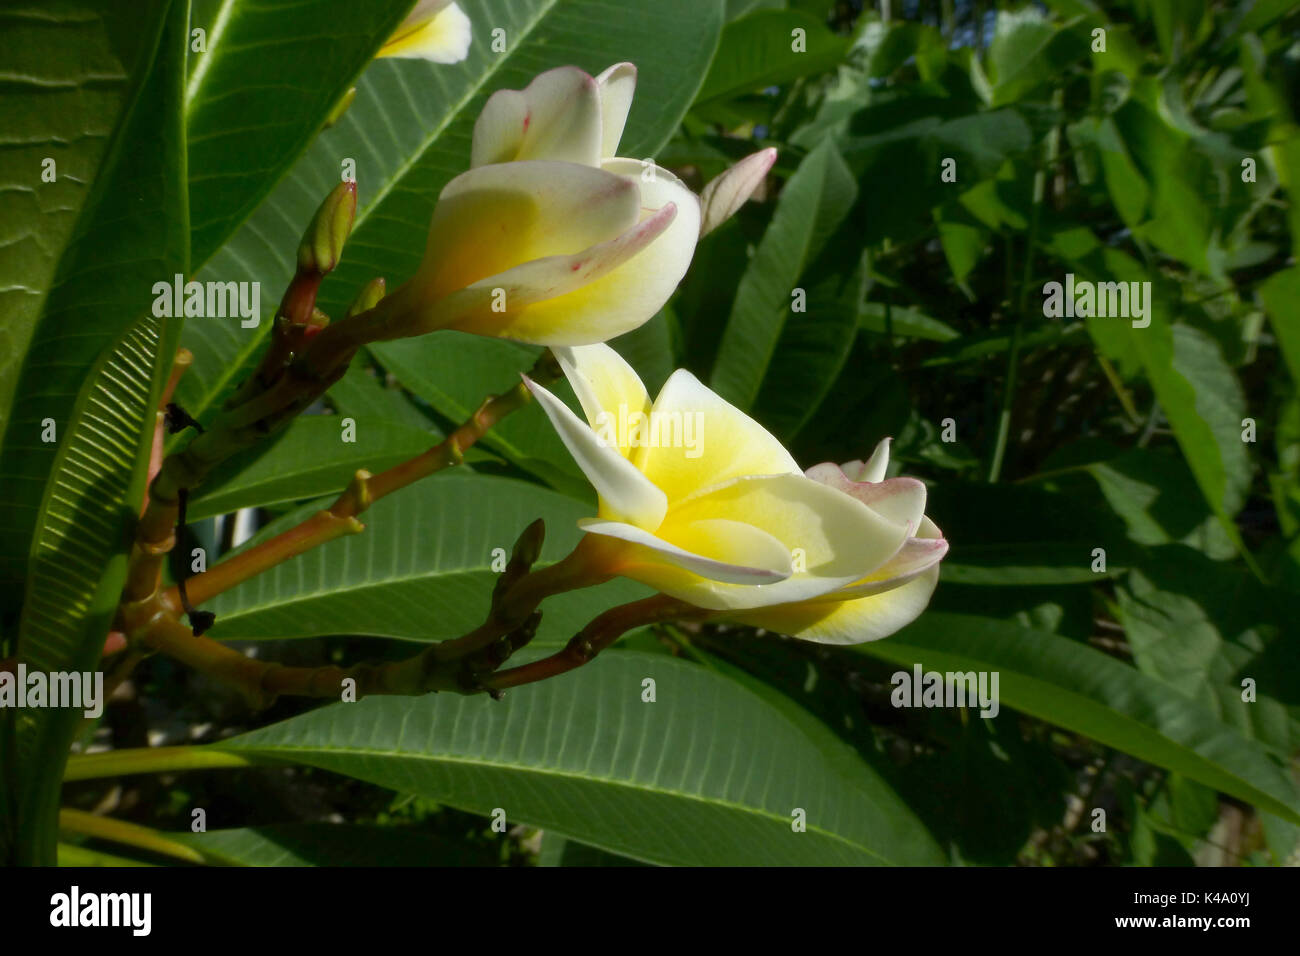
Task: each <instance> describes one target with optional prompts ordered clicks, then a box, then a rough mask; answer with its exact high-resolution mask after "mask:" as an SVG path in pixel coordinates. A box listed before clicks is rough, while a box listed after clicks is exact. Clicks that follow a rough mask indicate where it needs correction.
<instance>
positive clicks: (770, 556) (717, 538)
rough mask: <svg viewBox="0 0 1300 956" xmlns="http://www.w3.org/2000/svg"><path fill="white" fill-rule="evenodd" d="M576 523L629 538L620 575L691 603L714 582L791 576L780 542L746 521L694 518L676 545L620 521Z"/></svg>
mask: <svg viewBox="0 0 1300 956" xmlns="http://www.w3.org/2000/svg"><path fill="white" fill-rule="evenodd" d="M578 527H580V528H582V529H583V530H584V531H586V532H588V533H589V534H599V535H605V536H607V537H610V538H618V539H620V540H622V541H625V542H628V547H626V548H620V549H618V552H617V554H618V559H617V560H618V566H617V573H619V574H621V575H623V576H624V577H628V578H631V579H632V580H634V581H640V582H642V583H643V584H647V585H649V586H650V587H653V588H655V589H656V590H658V591H662V592H663V593H665V594H670V595H672V596H673V597H678V598H681V599H682V600H685V601H688V602H691V603H696V602H695V601H693V600H692V599H693V598H695V597H697V596H698V595H699V594H701V593H707V592H708V591H710V590H711V587H712V584H713V582H726V583H729V584H731V585H733V586H742V587H743V586H748V587H753V586H754V585H760V584H771V583H774V582H777V581H781V580H784V579H785V578H787V577H789V576H790V553H789V552H788V551H786V549H785V547H784V546H783V545H782V544H781V542H780V541H777V540H776V539H775V538H773V537H772V536H771V535H769V534H766V533H765V532H763V531H760V530H759V529H758V528H755V527H754V526H753V525H747V524H744V523H743V522H738V521H718V520H707V521H701V522H696V523H695V524H694V525H693V526H691V527H690V528H682V529H679V531H680V536H679V540H678V542H676V543H674V542H671V541H666V540H664V539H663V538H661V537H658V536H657V535H653V534H651V533H650V532H648V531H644V530H642V529H641V528H638V527H635V526H633V525H630V524H626V523H624V522H621V521H602V520H600V519H598V518H583V519H581V520H580V521H579V522H578ZM701 579H704V580H701Z"/></svg>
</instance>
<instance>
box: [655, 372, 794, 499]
mask: <svg viewBox="0 0 1300 956" xmlns="http://www.w3.org/2000/svg"><path fill="white" fill-rule="evenodd" d="M650 414H651V423H652V425H654V426H655V427H656V430H657V434H658V436H659V440H658V441H657V442H655V443H652V444H648V445H646V446H644V447H641V448H638V449H635V450H634V451H633V455H632V460H633V461H634V462H636V463H637V465H638V466H639V467H640V468H641V470H642V471H644V472H645V473H646V476H647V477H648V478H649V479H650V480H651V481H653V482H654V483H655V484H656V485H658V486H659V487H660V488H662V489H663V490H664V492H665V493H666V494H667V495H668V498H669V500H670V501H681V500H683V499H685V498H687V497H688V496H690V495H692V494H694V493H696V492H699V491H702V490H703V489H705V488H708V487H711V486H713V485H716V484H720V483H722V482H725V481H729V480H730V479H732V478H739V477H742V476H745V475H777V474H798V472H799V465H798V464H797V463H796V462H795V460H794V459H793V458H791V457H790V453H789V452H788V451H786V450H785V448H784V447H783V446H782V445H781V443H780V442H779V441H777V440H776V438H774V437H773V436H772V434H771V433H770V432H768V430H767V429H765V428H764V427H763V426H762V425H760V424H759V423H758V422H756V421H754V419H752V418H750V417H749V416H748V415H746V414H745V413H744V412H742V411H741V410H740V409H738V408H736V407H735V406H734V405H732V404H730V403H729V402H727V401H726V400H724V399H723V398H722V397H721V396H719V395H718V394H717V393H715V392H713V391H712V390H711V389H709V388H707V387H706V386H705V385H704V384H703V383H702V382H700V380H699V379H697V378H696V377H695V376H694V375H692V374H691V373H690V372H688V371H686V370H685V369H678V370H677V371H676V372H674V373H673V374H672V376H671V377H670V378H669V379H668V381H667V382H665V383H664V387H663V388H662V389H661V390H660V392H659V396H658V397H657V398H656V399H655V402H654V405H653V406H652V408H651V410H650ZM664 435H675V436H679V437H680V439H681V440H679V441H665V440H664V438H663V436H664Z"/></svg>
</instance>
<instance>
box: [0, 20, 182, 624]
mask: <svg viewBox="0 0 1300 956" xmlns="http://www.w3.org/2000/svg"><path fill="white" fill-rule="evenodd" d="M113 6H114V5H113V4H111V3H97V2H85V3H78V2H74V0H67V2H58V3H50V4H31V5H30V6H28V7H26V8H24V7H21V6H10V7H9V8H7V9H6V10H4V11H3V12H2V13H0V18H2V19H0V24H3V30H4V35H5V41H6V42H5V57H6V62H5V63H4V69H5V73H6V80H5V95H4V122H5V130H6V135H5V137H4V142H3V144H0V176H3V182H4V185H5V191H6V194H7V196H9V197H12V198H7V199H6V201H5V202H6V205H5V215H4V217H3V222H4V225H3V226H2V227H0V228H3V230H4V241H3V243H0V305H3V308H4V315H5V321H4V323H3V331H0V343H2V344H3V348H0V435H3V438H4V445H3V449H0V478H2V479H3V482H4V487H5V498H6V507H5V508H4V509H3V511H0V584H2V585H3V586H2V587H0V607H3V608H5V609H6V610H12V609H14V608H16V607H17V605H18V603H19V598H20V597H21V594H22V590H21V582H22V580H23V576H24V574H25V570H26V568H25V565H26V561H27V553H28V547H29V544H30V541H31V536H32V529H33V528H34V527H35V525H36V517H37V505H38V504H39V502H40V499H41V495H42V492H43V491H44V488H45V481H46V478H47V477H48V476H49V474H50V469H51V466H52V464H53V462H54V457H55V455H56V454H57V453H58V450H59V447H60V445H59V444H58V443H52V442H45V441H42V440H41V432H42V430H43V428H44V426H43V424H42V423H43V422H44V421H45V420H46V419H53V420H54V422H55V425H56V427H57V428H58V429H59V432H60V434H63V433H65V432H66V429H67V427H68V425H69V424H70V416H71V414H72V409H73V406H74V405H75V404H76V401H77V396H78V394H79V393H80V392H81V390H82V387H83V386H84V385H85V384H86V373H87V371H88V370H89V369H90V367H91V366H92V365H93V364H94V363H95V361H96V359H97V358H99V356H100V355H101V353H102V352H103V351H104V350H105V349H106V348H107V347H108V346H110V345H111V344H112V343H113V342H114V341H116V340H117V338H118V337H119V336H120V335H121V334H122V333H123V331H124V330H125V329H126V327H127V325H128V323H129V322H130V321H132V320H134V319H136V318H138V317H140V316H141V315H143V314H145V313H146V312H147V311H148V307H149V304H150V302H151V301H152V300H151V298H150V297H149V288H150V285H151V284H152V282H153V281H155V280H157V279H159V278H162V277H163V276H165V275H167V274H168V273H166V272H165V271H164V268H163V266H162V263H161V262H160V261H159V260H158V259H157V258H156V257H155V258H153V259H152V260H150V261H148V262H142V263H139V264H138V268H137V269H135V270H133V271H132V274H131V275H130V277H129V279H128V278H127V277H126V276H125V275H122V274H120V273H118V272H117V271H116V270H118V268H119V267H120V264H121V263H123V262H126V261H129V259H130V255H129V253H128V252H127V251H123V252H122V253H117V252H116V251H114V252H111V253H110V254H108V255H103V252H104V250H106V249H107V250H113V249H114V243H113V242H112V241H111V240H110V241H107V242H105V241H103V240H104V238H105V237H103V236H101V235H99V234H98V233H96V232H95V231H94V224H95V223H96V222H100V221H111V220H112V219H113V218H114V217H116V216H117V215H120V214H121V213H123V212H131V213H134V210H133V208H132V204H136V205H139V206H141V207H142V208H141V210H140V211H141V215H140V216H139V218H136V217H135V216H134V215H133V216H132V219H131V220H129V222H130V223H131V224H132V225H133V224H135V223H139V222H149V219H148V216H149V215H153V214H155V213H156V212H157V210H159V209H160V208H165V205H174V203H175V197H174V196H173V195H167V194H168V193H171V192H174V190H175V189H176V186H175V182H174V177H173V176H171V175H169V174H168V175H159V174H158V173H159V170H160V169H165V168H166V163H167V162H168V160H171V161H176V160H177V154H176V150H177V148H178V146H179V143H178V141H177V138H176V136H175V135H172V136H171V137H170V138H169V139H159V138H158V137H157V136H156V135H149V134H146V133H145V130H146V129H147V128H148V123H149V122H150V117H148V116H141V115H140V114H141V113H142V112H143V113H146V114H147V113H148V112H150V111H151V110H157V109H158V108H159V106H160V97H161V95H162V94H161V92H160V91H159V90H157V89H155V88H147V87H146V85H145V82H144V77H145V76H146V75H147V74H148V71H149V64H150V62H152V60H153V57H154V55H155V52H156V51H157V48H158V43H159V37H160V34H161V31H162V24H163V19H164V15H165V13H166V10H167V6H168V4H167V3H165V2H155V3H151V4H148V5H142V6H141V9H139V10H137V11H136V13H135V16H134V25H133V26H132V27H131V28H130V29H126V28H124V24H123V23H122V22H121V20H120V18H119V17H115V16H114V14H113V11H112V7H113ZM176 42H180V41H179V37H178V38H177V39H176ZM141 141H150V142H154V141H156V145H157V147H158V148H157V149H156V150H151V151H150V152H149V154H148V155H147V156H145V157H143V158H140V157H137V156H135V155H134V152H135V150H136V149H137V147H138V144H139V143H140V142H141ZM45 158H49V159H51V160H53V161H54V163H55V165H54V167H52V168H51V172H52V173H53V174H54V176H55V180H54V182H51V183H46V182H44V181H43V180H42V174H43V172H44V170H45V167H43V160H44V159H45ZM141 199H143V200H144V202H143V203H140V202H139V200H141ZM164 204H165V205H164ZM96 207H100V208H96ZM123 225H125V224H123ZM178 226H180V223H179V222H173V225H172V228H171V229H169V230H166V233H167V241H168V242H169V243H170V244H171V250H170V254H172V255H173V256H175V255H179V254H180V251H181V249H182V248H183V242H184V235H185V232H184V229H183V228H178ZM116 234H117V235H120V236H124V237H126V236H130V231H129V228H123V227H122V225H119V226H118V227H117V230H116ZM162 234H163V231H159V232H158V233H157V236H158V237H161V236H162ZM131 238H132V239H135V237H131ZM154 238H155V236H144V237H139V239H138V240H137V241H142V242H146V243H147V242H149V241H151V240H152V239H154ZM124 280H125V281H124ZM131 283H138V285H135V286H134V287H133V286H132V285H131ZM105 284H109V285H111V286H112V288H113V289H114V291H115V293H116V295H117V296H119V297H123V296H129V306H130V307H129V308H125V309H124V308H122V307H121V306H122V305H123V304H128V303H126V302H124V301H123V300H121V299H119V300H118V301H116V302H114V303H113V307H111V308H107V309H103V310H100V311H98V312H87V311H80V312H78V311H76V309H77V306H78V304H84V303H86V302H87V301H95V300H96V298H98V299H103V298H104V296H102V295H101V294H100V292H99V290H100V287H101V286H102V285H105ZM11 399H14V400H15V401H14V404H13V406H12V408H10V400H11Z"/></svg>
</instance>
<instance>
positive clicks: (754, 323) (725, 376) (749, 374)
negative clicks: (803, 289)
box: [711, 139, 858, 409]
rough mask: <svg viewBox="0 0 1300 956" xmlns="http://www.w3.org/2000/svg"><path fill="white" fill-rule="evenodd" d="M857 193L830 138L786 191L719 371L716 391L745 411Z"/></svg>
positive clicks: (757, 256) (746, 284)
mask: <svg viewBox="0 0 1300 956" xmlns="http://www.w3.org/2000/svg"><path fill="white" fill-rule="evenodd" d="M857 192H858V188H857V184H856V183H855V182H854V181H853V176H852V174H851V173H850V172H849V169H848V167H847V166H845V165H844V160H843V159H841V158H840V154H839V153H838V152H837V151H836V149H835V145H834V143H832V142H831V141H830V140H829V139H827V140H823V141H822V143H821V145H819V146H818V147H817V148H816V149H814V150H813V151H812V152H811V153H809V154H808V156H807V157H806V158H805V159H804V161H803V162H802V163H800V164H799V168H798V169H797V170H796V171H795V174H794V175H793V176H791V177H790V181H789V182H788V183H786V185H785V188H784V189H783V190H782V191H781V196H780V198H779V199H778V200H777V203H776V212H775V213H774V214H773V216H772V222H771V224H770V225H769V226H768V227H767V231H766V232H765V233H763V240H762V242H760V243H759V245H758V249H757V250H756V251H755V252H754V257H753V259H752V260H750V263H749V266H748V268H746V270H745V274H744V276H743V277H742V278H741V280H740V287H739V288H738V289H737V290H736V299H735V304H734V305H733V306H732V310H731V317H730V318H729V319H728V321H727V328H726V331H725V332H724V333H723V336H722V346H721V348H720V349H719V352H718V359H717V362H716V364H715V365H714V367H713V377H712V382H711V384H712V387H713V389H714V390H715V391H716V392H717V393H718V394H719V395H721V396H722V397H723V398H725V399H727V400H728V401H730V402H731V403H733V404H735V405H737V406H739V407H740V408H742V409H748V408H750V407H751V406H752V405H753V403H754V399H755V398H756V397H757V396H758V391H759V388H760V386H761V385H762V384H763V378H764V376H765V375H766V374H767V371H768V367H769V366H770V365H771V363H772V358H773V355H774V354H775V352H776V347H777V342H778V341H779V340H780V338H781V331H782V329H784V328H785V324H786V320H787V317H788V316H790V315H791V314H792V312H791V310H792V309H793V308H795V307H797V305H798V304H799V303H798V300H797V299H796V298H795V289H796V288H797V287H798V284H799V276H800V275H801V274H802V273H803V271H804V267H805V266H807V265H808V264H809V263H810V262H811V261H812V260H813V259H814V258H816V256H817V254H818V252H820V250H821V248H822V246H823V245H824V244H825V242H826V240H827V239H828V238H829V237H830V236H831V234H832V233H834V232H835V230H836V229H837V228H838V227H839V224H840V223H841V222H843V221H844V217H845V216H847V215H848V213H849V210H850V208H851V207H852V206H853V202H854V200H855V199H856V198H857ZM804 307H806V303H805V305H804Z"/></svg>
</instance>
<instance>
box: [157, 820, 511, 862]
mask: <svg viewBox="0 0 1300 956" xmlns="http://www.w3.org/2000/svg"><path fill="white" fill-rule="evenodd" d="M167 838H168V839H170V840H174V841H176V842H177V843H183V844H185V845H186V846H191V847H193V848H194V849H196V850H198V851H199V852H200V853H202V854H203V855H204V857H206V858H207V859H208V861H209V862H212V863H221V864H225V865H227V866H491V865H492V864H494V863H495V862H497V861H496V859H495V852H494V851H495V847H493V846H491V845H480V846H475V845H473V844H469V843H467V842H453V841H451V840H447V839H445V838H441V837H437V836H434V835H432V834H429V833H421V832H419V831H412V830H411V829H409V828H407V827H391V826H389V827H384V826H373V825H361V824H334V823H289V824H278V825H273V826H264V827H241V828H239V829H233V830H209V831H207V832H206V833H168V834H167Z"/></svg>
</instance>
